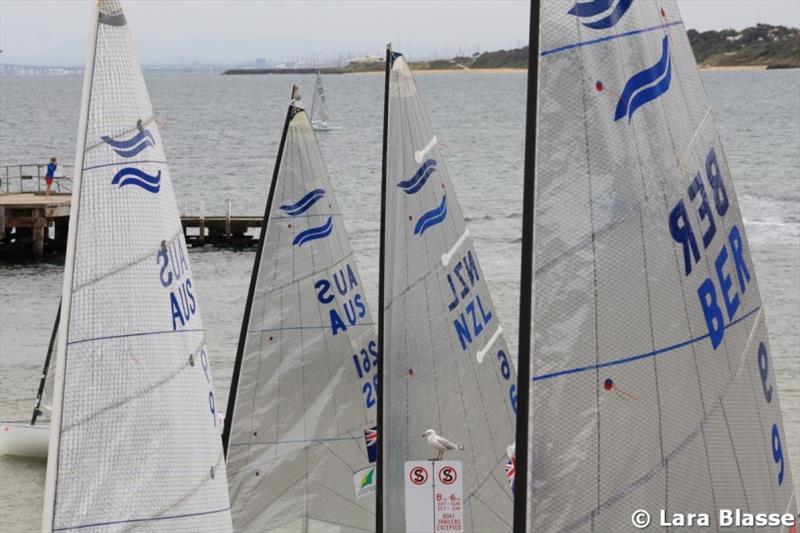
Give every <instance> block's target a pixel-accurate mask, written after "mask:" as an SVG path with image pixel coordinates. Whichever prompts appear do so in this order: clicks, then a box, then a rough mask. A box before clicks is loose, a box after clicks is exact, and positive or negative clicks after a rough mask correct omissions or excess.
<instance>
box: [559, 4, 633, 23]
mask: <svg viewBox="0 0 800 533" xmlns="http://www.w3.org/2000/svg"><path fill="white" fill-rule="evenodd" d="M615 1H616V4H615ZM632 3H633V0H591V1H590V2H579V3H577V4H575V5H574V6H572V9H570V10H569V11H567V14H568V15H574V16H576V17H578V18H586V17H595V16H597V15H600V14H602V13H608V14H607V15H606V16H605V17H603V18H600V19H597V20H595V21H592V22H582V23H581V24H583V25H584V26H586V27H587V28H592V29H593V30H604V29H607V28H611V27H613V26H615V25H616V24H617V22H619V19H621V18H622V16H623V15H625V13H626V12H627V11H628V9H630V7H631V4H632Z"/></svg>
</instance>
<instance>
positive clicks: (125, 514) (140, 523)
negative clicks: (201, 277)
mask: <svg viewBox="0 0 800 533" xmlns="http://www.w3.org/2000/svg"><path fill="white" fill-rule="evenodd" d="M77 145H78V146H77V153H76V157H75V177H74V182H73V193H72V211H71V214H70V227H69V237H68V242H67V255H66V264H65V271H64V290H63V295H62V307H61V319H60V324H61V326H60V328H59V338H58V347H57V350H56V366H55V372H54V374H53V381H54V392H53V410H52V420H51V438H50V449H49V452H48V463H47V479H46V483H45V495H44V512H43V518H42V531H72V530H86V531H89V530H92V531H100V530H103V531H106V530H109V529H114V530H120V529H126V530H128V529H146V530H150V531H153V530H171V531H173V530H174V531H209V532H225V531H231V529H232V526H231V517H230V505H229V500H228V491H227V484H226V475H225V462H224V457H223V453H222V446H221V441H220V437H219V428H218V427H217V423H216V413H215V405H216V402H215V398H214V392H213V386H212V381H211V372H210V368H209V357H208V352H207V350H206V343H205V332H204V329H203V322H202V318H201V316H200V311H199V307H198V302H197V299H196V296H195V294H196V292H195V291H196V288H195V286H194V285H193V283H192V272H191V269H190V268H189V261H188V253H187V250H186V244H185V242H184V238H183V230H182V228H181V224H180V219H179V216H178V210H177V206H176V203H175V194H174V192H173V188H172V182H171V179H170V175H169V170H168V168H167V163H166V161H165V156H164V150H163V143H162V139H161V136H160V134H159V131H158V126H157V125H156V123H155V120H154V119H153V110H152V107H151V105H150V99H149V97H148V93H147V88H146V86H145V83H144V79H143V77H142V72H141V69H140V68H139V65H138V62H137V60H136V56H135V53H134V50H133V45H132V42H131V34H130V32H129V30H128V27H127V23H126V20H125V15H124V14H123V11H122V8H121V6H120V4H119V2H118V1H116V0H101V1H100V2H97V3H96V4H95V7H94V8H93V14H92V25H91V39H90V48H89V54H88V59H87V63H86V70H85V74H84V85H83V97H82V103H81V113H80V121H79V130H78V143H77Z"/></svg>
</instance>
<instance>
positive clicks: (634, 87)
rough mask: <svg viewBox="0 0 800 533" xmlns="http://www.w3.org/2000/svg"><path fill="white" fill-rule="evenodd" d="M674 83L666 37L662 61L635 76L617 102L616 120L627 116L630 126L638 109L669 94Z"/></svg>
mask: <svg viewBox="0 0 800 533" xmlns="http://www.w3.org/2000/svg"><path fill="white" fill-rule="evenodd" d="M671 81H672V60H671V58H670V55H669V39H668V38H667V37H664V40H663V41H662V42H661V59H659V60H658V63H656V64H655V65H653V66H652V67H650V68H648V69H645V70H643V71H641V72H639V73H638V74H635V75H634V76H633V77H632V78H631V79H629V80H628V83H626V84H625V89H624V90H623V91H622V96H620V97H619V102H617V111H616V113H615V114H614V120H615V121H617V120H619V119H621V118H623V117H625V116H627V117H628V124H630V123H631V118H632V117H633V114H634V112H636V110H637V109H639V108H640V107H642V106H643V105H645V104H646V103H648V102H651V101H653V100H655V99H656V98H658V97H659V96H661V95H662V94H664V93H665V92H667V91H668V90H669V87H670V82H671Z"/></svg>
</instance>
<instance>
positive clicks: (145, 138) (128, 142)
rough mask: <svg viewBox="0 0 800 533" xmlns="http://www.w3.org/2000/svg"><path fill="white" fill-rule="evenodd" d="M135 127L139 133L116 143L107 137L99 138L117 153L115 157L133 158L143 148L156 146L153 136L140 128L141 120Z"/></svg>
mask: <svg viewBox="0 0 800 533" xmlns="http://www.w3.org/2000/svg"><path fill="white" fill-rule="evenodd" d="M136 126H137V127H138V129H139V132H138V133H137V134H136V135H134V136H133V137H131V138H130V139H125V140H122V141H117V140H114V139H112V138H111V137H109V136H108V135H103V136H102V137H100V138H101V139H103V142H105V143H106V144H108V145H109V146H111V148H113V149H114V151H115V152H117V155H120V156H122V157H126V158H128V157H133V156H135V155H137V154H138V153H139V152H141V151H142V150H144V149H145V148H148V147H150V146H155V145H156V140H155V138H153V134H152V133H150V131H149V130H146V129H145V128H143V127H142V121H141V120H140V121H139V122H138V123H137V124H136Z"/></svg>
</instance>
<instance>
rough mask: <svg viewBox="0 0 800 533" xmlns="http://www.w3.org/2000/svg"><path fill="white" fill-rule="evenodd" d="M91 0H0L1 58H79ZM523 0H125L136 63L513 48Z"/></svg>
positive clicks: (706, 16) (727, 3)
mask: <svg viewBox="0 0 800 533" xmlns="http://www.w3.org/2000/svg"><path fill="white" fill-rule="evenodd" d="M547 1H563V2H564V4H565V6H569V5H570V4H571V1H568V0H547ZM639 1H652V0H639ZM91 4H92V2H91V1H85V0H84V1H75V0H69V1H64V0H59V1H53V0H37V1H30V0H0V49H2V50H3V53H2V55H0V61H2V62H3V63H6V64H29V65H53V66H80V65H82V64H83V62H84V56H85V50H86V40H87V35H88V27H87V26H88V19H89V12H90V9H91ZM678 4H679V6H680V8H681V12H682V16H683V20H684V23H685V24H684V25H685V27H686V28H687V29H690V28H694V29H697V30H699V31H707V30H710V29H714V30H720V29H724V28H734V29H741V28H744V27H747V26H753V25H755V24H756V23H757V22H761V23H767V24H774V25H784V26H795V27H797V26H800V1H797V0H758V1H753V0H679V1H678ZM528 6H529V3H528V2H527V1H521V0H493V1H491V2H489V1H472V2H456V1H429V2H421V1H404V2H398V1H383V2H369V3H368V2H359V1H352V0H349V1H339V2H331V1H327V2H323V1H311V0H307V1H303V2H291V3H290V2H285V1H274V0H273V1H269V2H265V1H253V0H205V1H188V0H159V1H147V0H129V1H126V2H124V7H125V10H126V15H127V18H128V21H129V23H130V25H131V27H132V28H133V35H134V41H135V45H136V49H137V53H138V55H139V59H140V61H141V63H142V64H143V65H181V64H192V63H202V64H217V65H236V64H249V63H251V62H253V61H255V60H256V59H258V58H264V59H266V60H268V61H269V62H271V63H273V64H276V63H285V62H291V61H294V62H299V61H306V62H313V63H317V64H335V63H343V62H346V61H347V60H348V59H352V58H353V57H358V56H362V55H366V54H380V53H381V51H382V48H383V44H384V43H385V42H387V41H391V42H393V43H394V45H395V47H396V48H397V49H400V50H403V51H404V52H405V53H406V54H407V55H408V56H409V57H413V58H415V59H433V58H449V57H453V56H455V55H458V54H462V55H471V54H473V53H475V52H485V51H492V50H498V49H509V48H517V47H519V46H525V45H526V44H527V39H528V27H527V26H528Z"/></svg>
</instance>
